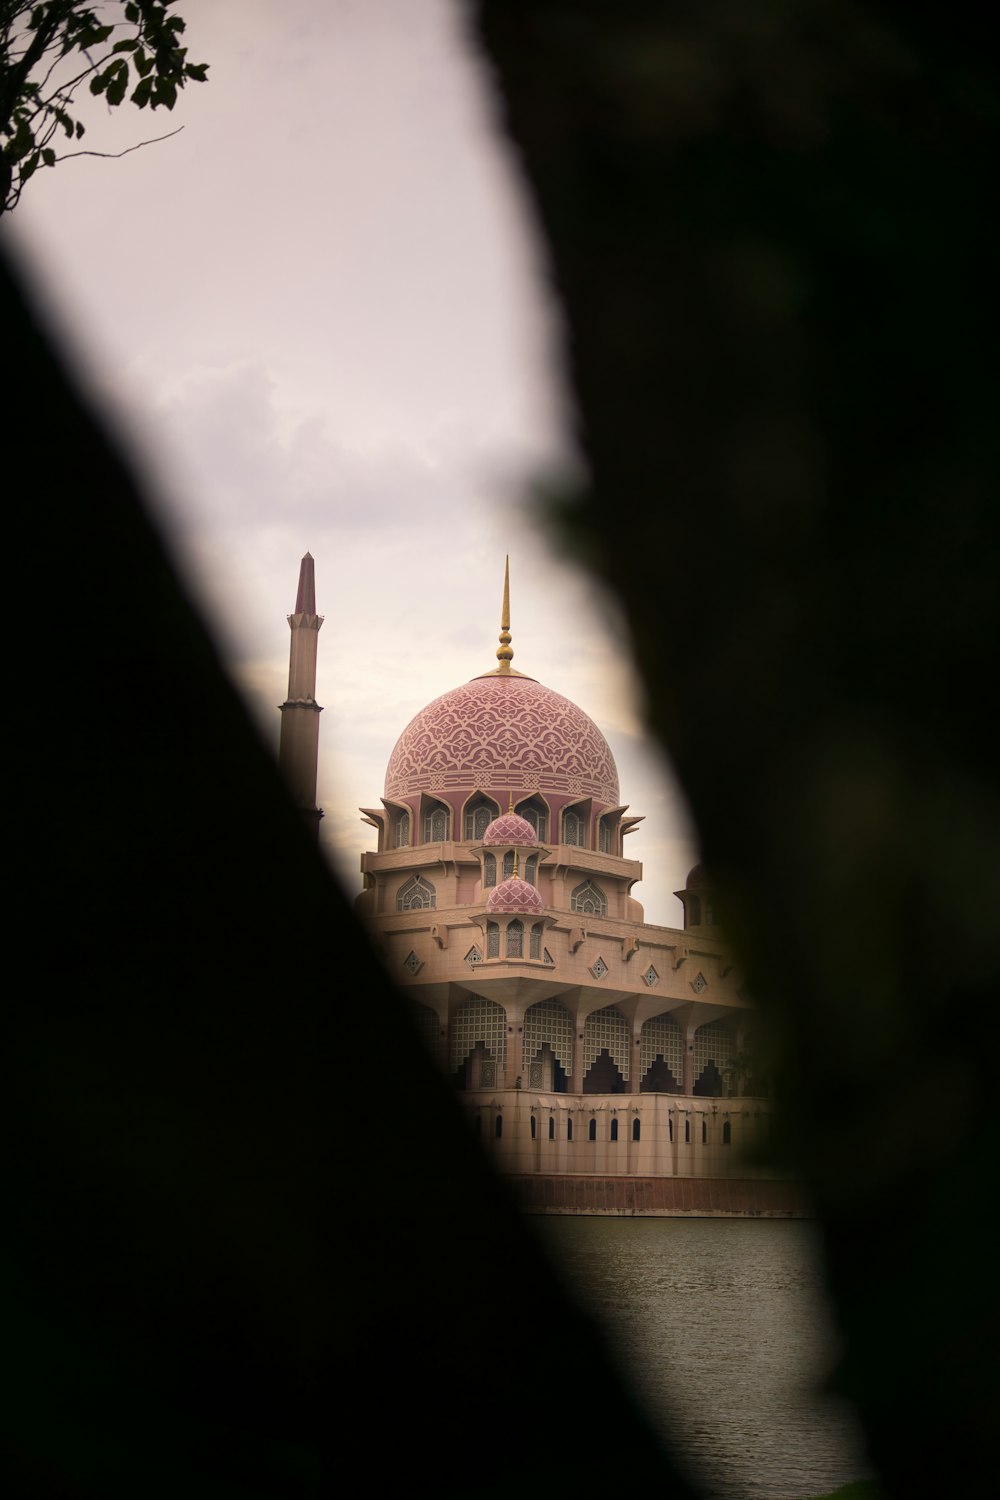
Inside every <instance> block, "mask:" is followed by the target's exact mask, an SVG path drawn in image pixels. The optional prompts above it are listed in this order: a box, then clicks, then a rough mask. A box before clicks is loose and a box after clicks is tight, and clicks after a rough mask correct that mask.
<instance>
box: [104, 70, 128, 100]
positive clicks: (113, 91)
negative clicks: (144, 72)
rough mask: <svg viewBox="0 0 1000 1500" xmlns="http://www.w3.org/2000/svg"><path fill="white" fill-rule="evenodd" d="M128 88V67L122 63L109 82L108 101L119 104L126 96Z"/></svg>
mask: <svg viewBox="0 0 1000 1500" xmlns="http://www.w3.org/2000/svg"><path fill="white" fill-rule="evenodd" d="M127 88H128V68H127V66H126V65H125V63H122V65H121V67H120V68H119V69H118V72H117V73H116V74H115V76H114V78H113V79H112V80H111V82H110V83H109V84H108V103H109V104H111V105H117V104H120V103H121V102H122V100H123V99H124V98H125V90H126V89H127Z"/></svg>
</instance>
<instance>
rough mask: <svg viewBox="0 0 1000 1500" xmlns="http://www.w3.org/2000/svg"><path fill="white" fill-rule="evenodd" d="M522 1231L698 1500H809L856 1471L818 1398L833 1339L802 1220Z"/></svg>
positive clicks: (843, 1432) (849, 1444) (602, 1224)
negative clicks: (617, 1366)
mask: <svg viewBox="0 0 1000 1500" xmlns="http://www.w3.org/2000/svg"><path fill="white" fill-rule="evenodd" d="M533 1222H534V1224H535V1226H536V1227H537V1228H538V1230H539V1232H540V1233H541V1235H542V1237H543V1238H544V1239H545V1241H546V1242H547V1243H548V1244H549V1246H550V1249H551V1251H552V1254H553V1256H554V1257H555V1258H556V1259H557V1260H558V1262H559V1264H560V1265H562V1266H563V1267H564V1268H565V1272H566V1275H567V1276H568V1277H569V1278H570V1280H571V1282H572V1283H573V1285H574V1286H575V1287H576V1288H577V1290H578V1293H579V1295H580V1297H581V1299H582V1300H583V1301H584V1303H585V1305H586V1306H587V1307H589V1308H590V1310H591V1311H592V1313H593V1314H594V1316H595V1317H597V1318H599V1319H600V1320H602V1321H603V1322H604V1323H605V1325H606V1326H607V1328H608V1330H609V1331H610V1333H611V1335H612V1337H613V1339H614V1341H615V1343H616V1344H617V1346H618V1348H619V1350H620V1351H621V1355H622V1358H623V1360H624V1362H625V1364H626V1366H627V1368H628V1369H629V1370H630V1371H631V1372H632V1374H633V1377H634V1383H635V1384H636V1386H637V1389H638V1391H639V1395H640V1399H641V1400H642V1401H643V1402H644V1404H645V1406H646V1408H647V1410H648V1411H649V1414H650V1416H651V1417H652V1419H653V1422H654V1424H655V1425H657V1426H658V1427H660V1428H661V1429H663V1430H667V1429H668V1428H669V1429H672V1430H673V1431H674V1432H675V1434H676V1436H677V1438H678V1439H679V1441H680V1443H681V1445H682V1448H683V1451H684V1452H685V1453H686V1454H688V1455H689V1457H690V1460H691V1464H692V1468H693V1469H694V1471H695V1473H696V1474H697V1476H698V1478H699V1480H700V1482H701V1484H702V1486H703V1487H704V1488H705V1489H706V1490H707V1492H708V1493H709V1494H710V1495H711V1496H713V1497H718V1500H751V1497H753V1500H756V1497H775V1500H777V1497H790V1496H795V1497H799V1496H809V1495H822V1494H825V1493H827V1492H828V1491H830V1490H833V1489H836V1488H837V1486H838V1485H841V1484H847V1483H848V1482H849V1481H850V1480H852V1479H860V1478H863V1477H864V1476H865V1475H866V1474H867V1472H868V1468H867V1465H866V1462H865V1458H864V1449H863V1446H862V1441H861V1437H860V1434H859V1432H858V1428H857V1425H856V1422H855V1420H854V1418H853V1415H852V1414H851V1412H850V1410H849V1409H848V1408H847V1407H846V1406H845V1405H844V1404H843V1403H841V1402H839V1401H837V1400H835V1399H834V1398H833V1397H830V1396H825V1395H823V1394H822V1391H821V1389H820V1388H821V1385H822V1382H823V1378H824V1375H825V1374H826V1372H827V1371H828V1370H829V1369H830V1367H831V1365H832V1363H833V1359H834V1357H835V1353H836V1341H835V1335H834V1333H833V1330H832V1327H831V1323H830V1318H829V1315H828V1313H827V1310H826V1307H825V1304H824V1300H823V1289H822V1279H821V1272H820V1266H819V1256H818V1253H817V1240H816V1232H815V1229H814V1227H813V1226H812V1225H810V1224H807V1223H803V1222H800V1221H793V1220H773V1219H771V1220H768V1219H756V1220H744V1219H631V1218H630V1219H618V1218H578V1217H569V1216H567V1217H564V1218H547V1219H544V1220H543V1219H536V1220H534V1221H533ZM607 1436H608V1435H607V1434H605V1437H607Z"/></svg>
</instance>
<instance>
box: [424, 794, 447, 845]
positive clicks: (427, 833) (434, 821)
mask: <svg viewBox="0 0 1000 1500" xmlns="http://www.w3.org/2000/svg"><path fill="white" fill-rule="evenodd" d="M450 821H451V819H450V817H449V815H448V809H447V808H446V807H445V806H444V805H443V803H441V802H435V803H434V804H433V806H431V807H429V808H428V809H427V811H426V812H425V813H424V843H425V844H443V843H444V841H445V840H446V839H447V837H448V825H449V823H450Z"/></svg>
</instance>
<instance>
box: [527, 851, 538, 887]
mask: <svg viewBox="0 0 1000 1500" xmlns="http://www.w3.org/2000/svg"><path fill="white" fill-rule="evenodd" d="M524 878H525V880H526V881H527V882H528V884H529V885H535V884H536V883H537V880H538V855H537V854H529V855H528V857H527V859H526V860H525V861H524Z"/></svg>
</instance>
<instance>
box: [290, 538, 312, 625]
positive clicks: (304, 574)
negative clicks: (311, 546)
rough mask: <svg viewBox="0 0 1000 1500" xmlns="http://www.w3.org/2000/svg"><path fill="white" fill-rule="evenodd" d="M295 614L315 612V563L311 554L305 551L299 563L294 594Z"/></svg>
mask: <svg viewBox="0 0 1000 1500" xmlns="http://www.w3.org/2000/svg"><path fill="white" fill-rule="evenodd" d="M294 613H295V614H297V615H314V614H315V613H316V564H315V563H314V562H313V555H312V553H311V552H307V553H306V555H305V557H304V558H303V559H302V561H301V562H300V563H299V591H298V593H297V594H296V595H295V611H294Z"/></svg>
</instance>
